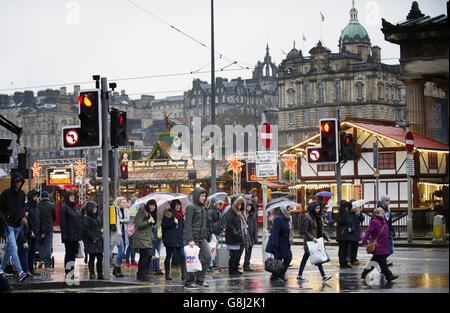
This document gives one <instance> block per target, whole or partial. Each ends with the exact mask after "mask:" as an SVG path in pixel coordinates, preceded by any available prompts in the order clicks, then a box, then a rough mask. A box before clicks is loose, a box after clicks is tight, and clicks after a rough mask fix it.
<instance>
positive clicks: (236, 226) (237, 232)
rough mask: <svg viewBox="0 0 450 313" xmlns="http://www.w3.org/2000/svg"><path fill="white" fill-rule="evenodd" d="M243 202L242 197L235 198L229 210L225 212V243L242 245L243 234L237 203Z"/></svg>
mask: <svg viewBox="0 0 450 313" xmlns="http://www.w3.org/2000/svg"><path fill="white" fill-rule="evenodd" d="M240 203H245V200H244V199H241V200H240V199H238V200H236V201H235V202H234V203H233V205H232V206H231V209H230V210H231V212H228V213H227V214H226V218H225V220H226V226H225V242H226V244H227V245H243V244H244V234H243V232H242V228H241V219H242V218H243V216H242V213H241V212H240V211H239V210H238V205H240Z"/></svg>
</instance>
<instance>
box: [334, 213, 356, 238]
mask: <svg viewBox="0 0 450 313" xmlns="http://www.w3.org/2000/svg"><path fill="white" fill-rule="evenodd" d="M353 233H354V219H353V217H352V214H351V213H350V212H347V211H345V212H340V213H339V214H338V216H337V228H336V240H337V241H352V239H353Z"/></svg>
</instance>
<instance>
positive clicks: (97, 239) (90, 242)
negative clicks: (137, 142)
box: [83, 201, 104, 280]
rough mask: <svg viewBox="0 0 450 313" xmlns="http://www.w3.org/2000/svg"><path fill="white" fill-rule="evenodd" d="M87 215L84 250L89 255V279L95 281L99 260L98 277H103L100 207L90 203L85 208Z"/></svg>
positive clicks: (85, 219)
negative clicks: (98, 214)
mask: <svg viewBox="0 0 450 313" xmlns="http://www.w3.org/2000/svg"><path fill="white" fill-rule="evenodd" d="M85 212H86V214H85V215H84V217H83V243H84V249H85V251H86V252H87V253H88V254H89V263H88V268H89V279H95V270H94V265H95V259H97V266H96V267H97V277H98V279H100V280H102V279H104V276H103V229H102V223H101V221H100V219H99V218H98V216H97V213H98V205H97V203H95V202H94V201H89V202H88V203H86V206H85Z"/></svg>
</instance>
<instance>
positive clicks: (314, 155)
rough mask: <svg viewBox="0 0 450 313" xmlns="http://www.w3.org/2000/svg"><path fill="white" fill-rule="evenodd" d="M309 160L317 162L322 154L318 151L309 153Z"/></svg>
mask: <svg viewBox="0 0 450 313" xmlns="http://www.w3.org/2000/svg"><path fill="white" fill-rule="evenodd" d="M309 158H310V160H311V161H313V162H316V161H319V159H320V152H319V151H318V150H311V151H309Z"/></svg>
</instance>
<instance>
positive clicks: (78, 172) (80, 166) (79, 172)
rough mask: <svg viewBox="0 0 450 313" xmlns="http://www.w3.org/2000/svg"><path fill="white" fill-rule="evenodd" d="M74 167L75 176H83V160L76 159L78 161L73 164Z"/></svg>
mask: <svg viewBox="0 0 450 313" xmlns="http://www.w3.org/2000/svg"><path fill="white" fill-rule="evenodd" d="M74 168H75V176H77V177H83V176H84V171H85V170H86V164H84V163H83V160H78V162H77V163H76V164H75V166H74Z"/></svg>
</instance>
